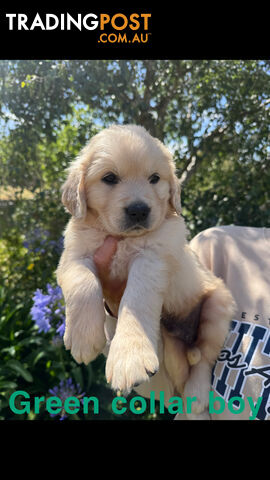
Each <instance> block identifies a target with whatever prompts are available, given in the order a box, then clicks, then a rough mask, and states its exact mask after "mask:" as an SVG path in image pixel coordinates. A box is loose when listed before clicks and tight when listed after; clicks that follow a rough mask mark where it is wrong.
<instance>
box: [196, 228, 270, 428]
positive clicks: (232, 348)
mask: <svg viewBox="0 0 270 480" xmlns="http://www.w3.org/2000/svg"><path fill="white" fill-rule="evenodd" d="M190 246H191V248H192V249H193V250H194V251H195V252H196V253H197V255H198V257H199V259H200V261H201V263H203V264H204V265H205V266H206V267H207V268H209V270H211V271H212V272H213V273H214V274H215V275H216V276H218V277H221V278H222V279H223V280H224V282H225V283H226V285H227V286H228V287H229V289H230V290H231V292H232V294H233V296H234V299H235V301H236V303H237V307H238V309H237V312H236V314H235V317H234V319H233V321H232V323H231V328H230V332H229V334H228V336H227V338H226V341H225V343H224V346H223V348H222V350H221V352H220V355H219V357H218V360H217V362H216V365H215V367H214V368H213V372H212V390H213V392H214V395H215V396H218V397H222V398H223V399H224V400H225V402H226V404H225V409H224V412H223V413H217V414H215V413H213V414H211V415H210V417H211V418H212V419H215V420H224V419H249V417H250V415H251V409H250V406H249V402H248V401H247V399H248V397H251V399H252V401H253V402H254V404H256V403H257V399H258V398H259V397H260V400H259V402H260V407H259V408H258V413H257V415H256V417H255V418H256V419H260V420H267V419H270V229H269V228H253V227H235V226H226V227H215V228H210V229H208V230H205V231H203V232H202V233H200V234H198V235H197V236H196V237H195V238H194V239H192V241H191V243H190ZM232 397H238V399H237V400H235V401H233V400H231V399H232ZM250 401H251V400H250ZM229 402H230V403H229ZM244 404H245V408H243V406H244ZM228 405H230V410H231V411H230V410H229V409H228ZM234 409H235V413H232V411H233V410H234ZM237 409H238V410H237ZM242 409H243V411H242V412H241V413H239V410H242ZM236 412H238V413H236Z"/></svg>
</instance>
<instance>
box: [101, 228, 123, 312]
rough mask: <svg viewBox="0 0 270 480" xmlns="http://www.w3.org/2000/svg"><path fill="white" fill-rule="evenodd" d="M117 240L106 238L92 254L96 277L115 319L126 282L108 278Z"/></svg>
mask: <svg viewBox="0 0 270 480" xmlns="http://www.w3.org/2000/svg"><path fill="white" fill-rule="evenodd" d="M118 241H119V239H117V238H115V237H112V236H108V237H106V238H105V240H104V243H103V245H101V247H99V248H98V249H97V250H96V252H95V254H94V262H95V266H96V269H97V273H98V277H99V279H100V282H101V286H102V290H103V295H104V298H105V300H106V303H107V304H108V306H109V308H110V310H111V312H112V313H113V315H114V316H115V317H117V315H118V308H119V304H120V301H121V298H122V295H123V293H124V290H125V288H126V282H123V281H122V280H117V279H113V280H112V279H111V278H110V264H111V261H112V258H113V256H114V254H115V252H116V250H117V245H118Z"/></svg>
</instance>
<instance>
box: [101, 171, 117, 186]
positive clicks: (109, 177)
mask: <svg viewBox="0 0 270 480" xmlns="http://www.w3.org/2000/svg"><path fill="white" fill-rule="evenodd" d="M102 182H104V183H107V184H108V185H116V184H117V183H118V182H119V178H118V177H117V175H115V173H106V175H104V177H103V178H102Z"/></svg>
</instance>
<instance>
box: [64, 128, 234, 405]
mask: <svg viewBox="0 0 270 480" xmlns="http://www.w3.org/2000/svg"><path fill="white" fill-rule="evenodd" d="M62 201H63V204H64V205H65V206H66V208H67V209H68V211H69V212H70V213H71V215H72V217H71V220H70V221H69V223H68V225H67V228H66V230H65V243H64V252H63V254H62V257H61V259H60V262H59V266H58V268H57V280H58V283H59V285H60V286H61V288H62V290H63V295H64V298H65V302H66V330H65V334H64V343H65V346H66V348H67V349H70V350H71V354H72V355H73V357H74V358H75V360H76V361H77V362H78V363H81V362H84V363H85V364H88V363H89V362H91V360H93V359H95V358H96V356H97V355H98V354H99V353H101V352H102V351H103V349H104V347H105V345H106V328H105V310H104V301H103V292H102V287H101V284H100V281H99V278H98V277H97V274H96V269H95V265H94V261H93V255H94V252H95V251H96V249H97V248H98V247H100V246H101V245H102V244H103V242H104V239H105V238H106V237H107V236H108V235H112V236H115V237H118V238H119V242H118V248H117V252H116V254H115V255H114V258H113V261H112V264H111V270H110V275H111V277H112V279H113V278H119V279H123V280H127V284H126V288H125V291H124V294H123V297H122V299H121V302H120V306H119V310H118V320H117V325H116V330H115V334H114V336H113V338H112V341H111V342H110V345H109V350H108V358H107V362H106V377H107V380H108V382H110V383H111V386H112V388H113V389H120V390H122V391H123V392H129V391H130V390H131V389H132V387H133V386H135V385H138V384H140V383H142V382H145V381H147V380H149V377H150V376H151V375H153V374H154V373H155V372H156V371H157V370H158V368H159V358H158V341H159V339H160V336H161V335H162V338H163V343H164V348H163V352H164V364H165V367H166V369H167V372H168V375H169V377H170V378H171V381H172V382H173V385H174V387H175V390H176V392H178V393H179V394H181V395H182V396H183V397H184V398H185V397H187V396H189V397H193V396H196V397H197V401H196V402H195V403H194V408H193V413H195V414H196V413H200V412H202V411H203V410H204V409H205V408H206V406H207V403H208V394H209V390H210V371H211V367H212V365H213V363H214V362H215V360H216V358H217V356H218V354H219V351H220V349H221V347H222V345H223V342H224V340H225V337H226V335H227V332H228V328H229V323H230V321H231V319H232V316H233V311H234V302H233V298H232V296H231V294H230V292H229V291H228V289H227V288H226V287H225V285H224V283H223V282H222V280H221V279H219V278H216V277H215V276H214V275H213V274H212V273H211V272H209V271H207V270H206V269H205V268H203V267H202V266H201V265H200V264H199V262H198V260H197V258H196V257H195V254H194V253H193V252H192V251H191V250H190V248H189V246H188V244H187V241H186V228H185V224H184V220H183V218H182V217H181V216H180V210H181V207H180V185H179V181H178V179H177V177H176V175H175V167H174V163H173V159H172V156H171V154H170V152H169V151H168V150H167V148H166V147H165V146H164V145H163V144H162V143H161V142H160V141H159V140H157V139H156V138H153V137H152V136H151V135H150V134H149V133H148V132H147V131H146V130H145V129H144V128H143V127H140V126H135V125H124V126H120V125H118V126H112V127H110V128H107V129H104V130H103V131H101V132H100V133H99V134H97V135H96V136H94V137H93V138H92V140H91V141H90V142H89V144H88V145H86V147H84V149H83V150H82V151H81V153H80V155H79V156H78V158H77V159H76V160H75V161H74V162H73V163H72V164H71V166H70V168H69V172H68V177H67V180H66V182H65V184H64V186H63V194H62ZM106 300H107V302H108V304H109V305H110V301H111V300H110V299H109V298H108V299H106ZM198 306H199V307H198ZM114 307H115V306H114ZM194 311H197V315H199V317H200V318H199V320H200V321H199V326H198V333H197V336H196V339H195V340H194V342H193V343H192V344H191V345H188V346H187V345H186V344H185V343H184V342H183V341H182V340H181V339H180V338H179V335H178V330H179V329H180V330H181V322H183V321H184V320H185V319H187V318H189V317H190V315H191V313H192V312H194ZM161 318H163V319H165V320H164V322H163V321H162V322H161Z"/></svg>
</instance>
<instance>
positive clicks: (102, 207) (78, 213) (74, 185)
mask: <svg viewBox="0 0 270 480" xmlns="http://www.w3.org/2000/svg"><path fill="white" fill-rule="evenodd" d="M62 201H63V203H64V205H65V206H66V208H67V209H68V210H69V212H70V213H71V214H72V215H73V216H74V217H76V218H81V219H83V218H85V217H86V214H87V210H89V211H90V212H91V213H92V214H93V215H94V216H95V217H96V218H98V219H99V221H100V222H101V224H102V226H103V228H104V229H105V230H106V232H107V233H109V234H111V235H124V236H126V235H130V236H137V235H142V234H144V233H146V232H147V231H151V230H154V229H155V228H157V227H158V226H159V225H160V224H161V223H162V221H163V220H164V218H165V217H166V215H167V214H168V213H170V212H172V211H175V212H176V213H178V214H180V210H181V206H180V185H179V181H178V179H177V177H176V175H175V167H174V163H173V159H172V156H171V154H170V152H169V151H168V150H167V148H166V147H165V146H164V145H163V144H162V143H161V142H160V141H159V140H158V139H156V138H153V137H152V136H151V135H150V134H149V133H148V132H147V131H146V130H145V129H144V128H143V127H139V126H135V125H121V126H120V125H119V126H112V127H110V128H107V129H104V130H102V131H101V132H100V133H99V134H97V135H95V137H93V138H92V140H91V141H90V142H89V144H88V145H86V147H85V148H84V149H83V150H82V152H81V154H80V155H79V157H78V158H77V159H76V160H75V161H74V162H73V164H72V165H71V167H70V169H69V175H68V178H67V181H66V183H65V184H64V186H63V195H62Z"/></svg>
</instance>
